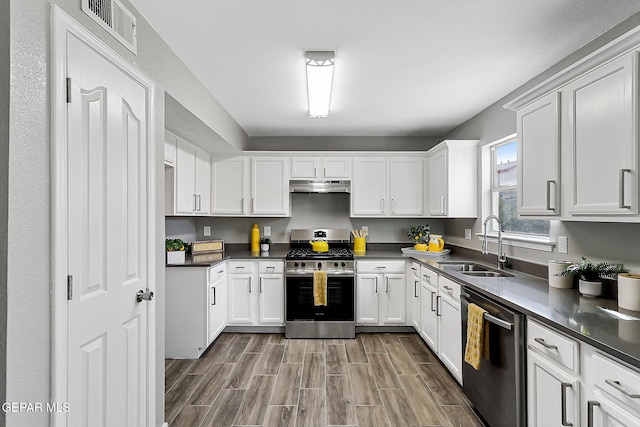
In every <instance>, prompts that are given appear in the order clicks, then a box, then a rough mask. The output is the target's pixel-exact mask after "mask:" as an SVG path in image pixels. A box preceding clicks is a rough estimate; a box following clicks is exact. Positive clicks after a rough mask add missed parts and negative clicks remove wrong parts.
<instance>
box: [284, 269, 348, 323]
mask: <svg viewBox="0 0 640 427" xmlns="http://www.w3.org/2000/svg"><path fill="white" fill-rule="evenodd" d="M354 295H355V292H354V278H353V276H340V275H335V276H333V275H329V276H327V305H326V306H315V305H314V304H313V276H312V275H309V276H292V277H289V276H288V277H287V280H286V300H285V307H286V310H285V311H286V319H287V322H295V321H301V320H306V321H333V322H336V321H338V322H354V321H355V304H354V298H355V296H354Z"/></svg>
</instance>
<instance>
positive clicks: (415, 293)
mask: <svg viewBox="0 0 640 427" xmlns="http://www.w3.org/2000/svg"><path fill="white" fill-rule="evenodd" d="M413 297H414V298H418V281H417V280H414V281H413Z"/></svg>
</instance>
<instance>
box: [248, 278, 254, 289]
mask: <svg viewBox="0 0 640 427" xmlns="http://www.w3.org/2000/svg"><path fill="white" fill-rule="evenodd" d="M251 279H253V278H252V277H249V293H251V287H252V286H251V282H252V280H251Z"/></svg>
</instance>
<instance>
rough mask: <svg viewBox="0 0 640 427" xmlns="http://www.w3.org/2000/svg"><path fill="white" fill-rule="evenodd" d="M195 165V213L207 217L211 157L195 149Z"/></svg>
mask: <svg viewBox="0 0 640 427" xmlns="http://www.w3.org/2000/svg"><path fill="white" fill-rule="evenodd" d="M195 165H196V170H195V172H194V173H195V187H194V188H195V193H196V213H197V214H198V215H209V207H210V206H211V157H210V156H209V154H207V153H206V152H204V151H202V150H200V149H196V152H195Z"/></svg>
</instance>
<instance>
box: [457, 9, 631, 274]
mask: <svg viewBox="0 0 640 427" xmlns="http://www.w3.org/2000/svg"><path fill="white" fill-rule="evenodd" d="M638 25H640V13H637V14H635V15H633V16H631V17H630V18H628V19H627V20H625V21H623V22H622V23H620V24H619V25H617V26H616V27H614V28H612V29H611V30H610V31H608V32H606V33H605V34H603V35H602V36H600V37H598V38H597V39H595V40H594V41H593V42H591V43H589V44H587V45H585V46H584V47H582V48H581V49H580V50H578V51H576V52H574V53H573V54H572V55H570V56H569V57H567V58H565V59H564V60H562V61H561V62H559V63H558V64H556V65H554V66H553V67H551V68H550V69H549V70H547V71H545V72H544V73H542V74H540V75H539V76H537V77H535V78H534V79H532V80H531V81H529V82H527V83H525V84H524V85H523V86H521V87H520V88H518V89H517V90H515V91H513V92H512V93H510V94H508V95H506V96H504V97H503V98H502V99H500V100H498V101H497V102H496V103H494V104H493V105H491V106H489V107H487V108H486V109H485V110H484V111H482V112H481V113H480V114H478V115H476V116H475V117H473V118H471V119H470V120H468V121H467V122H465V123H463V124H462V125H460V126H458V127H457V128H456V129H454V130H452V131H451V132H449V133H448V134H447V135H446V139H478V140H480V145H481V146H484V145H486V144H488V143H491V142H493V141H496V140H498V139H500V138H502V137H505V136H507V135H510V134H513V133H515V132H516V115H515V113H514V112H512V111H509V110H506V109H504V108H503V105H504V104H505V103H506V102H507V101H510V100H512V99H513V98H515V97H516V96H518V95H519V94H521V93H524V92H525V91H526V90H528V89H530V88H532V87H534V86H535V85H537V84H538V83H540V82H542V81H544V80H546V79H547V78H549V77H551V76H552V75H554V74H556V73H557V72H559V71H561V70H563V69H564V68H566V67H567V66H568V65H571V64H572V63H574V62H575V61H577V60H578V59H580V58H582V57H584V56H586V55H588V54H589V53H591V52H593V51H595V50H597V49H598V48H600V47H602V46H603V45H605V44H606V43H608V42H610V41H611V40H613V39H615V38H616V37H618V36H620V35H622V34H624V33H625V32H626V31H628V30H630V29H632V28H634V27H636V26H638ZM478 189H479V191H480V187H478ZM479 209H480V208H479ZM479 211H480V210H479ZM445 227H446V233H447V235H448V236H449V240H448V241H449V242H450V243H454V244H458V245H460V246H464V247H469V248H472V249H477V250H480V248H481V242H480V241H479V240H478V239H477V238H475V236H474V238H473V239H472V240H465V239H464V229H465V228H471V229H473V231H474V232H476V231H477V232H479V231H481V230H482V219H478V220H466V219H465V220H462V219H453V220H446V225H445ZM551 236H552V238H554V239H557V236H567V237H568V238H569V253H568V254H558V253H557V251H554V252H552V253H548V252H541V251H536V250H530V249H523V248H508V249H507V255H508V256H511V257H515V258H519V259H524V260H529V261H533V262H536V263H540V264H546V263H547V261H548V260H550V259H568V260H579V259H580V256H583V255H584V256H587V257H591V258H593V259H596V260H610V261H619V262H623V263H624V264H625V266H626V267H627V268H630V269H631V270H633V271H635V272H640V250H639V249H638V241H640V224H622V223H605V224H603V223H586V222H581V223H577V222H559V221H552V224H551Z"/></svg>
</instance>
